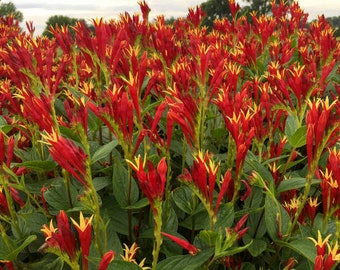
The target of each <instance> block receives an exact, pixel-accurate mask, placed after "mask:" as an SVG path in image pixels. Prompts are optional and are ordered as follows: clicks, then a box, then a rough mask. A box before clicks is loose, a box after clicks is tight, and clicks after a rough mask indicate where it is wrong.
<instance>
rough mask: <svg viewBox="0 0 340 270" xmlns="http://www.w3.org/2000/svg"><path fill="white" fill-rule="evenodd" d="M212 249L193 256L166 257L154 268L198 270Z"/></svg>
mask: <svg viewBox="0 0 340 270" xmlns="http://www.w3.org/2000/svg"><path fill="white" fill-rule="evenodd" d="M213 253H214V251H213V250H212V249H208V250H204V251H200V252H198V253H197V254H196V255H195V256H192V255H178V256H172V257H169V258H166V259H165V260H162V261H160V262H159V263H158V264H157V267H156V270H200V269H202V266H203V264H205V263H206V262H208V261H209V259H210V257H211V256H212V255H213Z"/></svg>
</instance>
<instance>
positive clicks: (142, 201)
mask: <svg viewBox="0 0 340 270" xmlns="http://www.w3.org/2000/svg"><path fill="white" fill-rule="evenodd" d="M148 205H149V200H148V198H146V197H144V198H142V199H140V200H139V201H137V202H136V203H134V204H131V205H129V206H125V207H122V208H123V209H131V210H139V209H142V208H144V207H145V206H148Z"/></svg>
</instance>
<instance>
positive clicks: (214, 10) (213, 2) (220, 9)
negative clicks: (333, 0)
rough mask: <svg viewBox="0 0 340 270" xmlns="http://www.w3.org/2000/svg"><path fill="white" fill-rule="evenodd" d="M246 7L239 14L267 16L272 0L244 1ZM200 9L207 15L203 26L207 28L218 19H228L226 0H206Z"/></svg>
mask: <svg viewBox="0 0 340 270" xmlns="http://www.w3.org/2000/svg"><path fill="white" fill-rule="evenodd" d="M275 1H276V3H280V1H281V0H275ZM245 2H246V3H248V5H246V6H244V7H243V8H242V9H241V13H243V14H247V15H249V14H250V12H253V11H255V12H256V13H257V14H258V15H260V14H268V13H270V11H271V2H272V0H245ZM286 2H287V3H291V2H293V0H286ZM201 7H202V9H203V10H204V11H205V13H206V14H207V17H206V18H205V20H204V22H203V23H204V24H205V25H207V26H208V27H209V28H211V27H212V25H213V23H214V20H216V19H220V18H230V16H231V12H230V7H229V1H228V0H207V1H206V2H203V3H202V4H201Z"/></svg>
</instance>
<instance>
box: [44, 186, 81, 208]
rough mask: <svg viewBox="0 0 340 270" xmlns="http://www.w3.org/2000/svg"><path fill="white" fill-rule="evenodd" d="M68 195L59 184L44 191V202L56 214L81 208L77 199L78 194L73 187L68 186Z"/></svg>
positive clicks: (64, 188)
mask: <svg viewBox="0 0 340 270" xmlns="http://www.w3.org/2000/svg"><path fill="white" fill-rule="evenodd" d="M69 193H70V196H68V192H67V190H66V187H65V185H64V184H59V185H55V186H52V187H51V188H49V189H48V190H46V192H45V193H44V197H45V200H46V202H47V203H48V204H49V205H50V206H52V207H53V208H54V209H55V211H57V212H59V211H60V210H69V209H71V208H73V207H76V206H81V204H80V202H79V201H78V199H77V198H78V195H79V194H78V192H77V190H76V188H75V187H74V186H73V185H70V190H69ZM70 200H71V201H70ZM50 211H51V209H50ZM52 212H53V211H52Z"/></svg>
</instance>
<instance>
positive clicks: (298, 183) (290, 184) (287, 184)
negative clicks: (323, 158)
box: [277, 177, 320, 193]
mask: <svg viewBox="0 0 340 270" xmlns="http://www.w3.org/2000/svg"><path fill="white" fill-rule="evenodd" d="M315 184H320V180H318V179H313V180H312V185H315ZM305 185H306V178H304V177H294V178H290V179H287V180H283V181H281V183H280V184H279V186H278V187H277V192H278V193H281V192H284V191H288V190H292V189H299V188H302V187H304V186H305Z"/></svg>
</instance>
